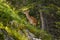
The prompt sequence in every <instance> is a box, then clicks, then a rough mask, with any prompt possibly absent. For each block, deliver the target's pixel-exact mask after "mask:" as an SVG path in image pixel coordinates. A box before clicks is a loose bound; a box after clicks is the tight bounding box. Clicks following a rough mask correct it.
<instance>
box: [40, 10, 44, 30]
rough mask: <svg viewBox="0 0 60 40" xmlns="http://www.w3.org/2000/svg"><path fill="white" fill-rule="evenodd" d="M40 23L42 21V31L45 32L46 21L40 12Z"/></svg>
mask: <svg viewBox="0 0 60 40" xmlns="http://www.w3.org/2000/svg"><path fill="white" fill-rule="evenodd" d="M40 21H41V29H42V30H44V29H45V21H44V17H43V13H42V12H41V11H40Z"/></svg>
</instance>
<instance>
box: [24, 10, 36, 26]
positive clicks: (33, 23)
mask: <svg viewBox="0 0 60 40" xmlns="http://www.w3.org/2000/svg"><path fill="white" fill-rule="evenodd" d="M29 12H30V10H25V11H24V12H23V13H24V14H25V15H26V18H27V20H28V21H29V23H30V24H32V25H34V26H36V25H37V19H36V18H35V17H33V16H30V15H29Z"/></svg>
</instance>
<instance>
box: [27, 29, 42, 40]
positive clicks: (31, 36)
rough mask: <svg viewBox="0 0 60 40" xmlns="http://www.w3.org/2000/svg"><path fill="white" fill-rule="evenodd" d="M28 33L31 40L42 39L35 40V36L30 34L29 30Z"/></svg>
mask: <svg viewBox="0 0 60 40" xmlns="http://www.w3.org/2000/svg"><path fill="white" fill-rule="evenodd" d="M26 32H27V33H28V34H27V37H28V38H29V40H41V39H38V38H35V35H34V34H33V33H31V32H29V31H28V30H26Z"/></svg>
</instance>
